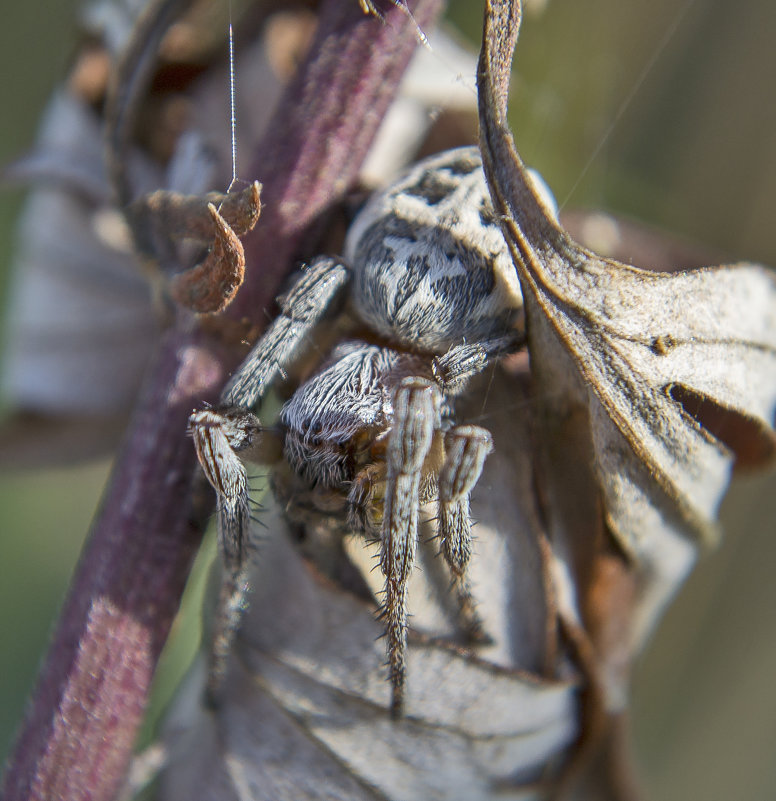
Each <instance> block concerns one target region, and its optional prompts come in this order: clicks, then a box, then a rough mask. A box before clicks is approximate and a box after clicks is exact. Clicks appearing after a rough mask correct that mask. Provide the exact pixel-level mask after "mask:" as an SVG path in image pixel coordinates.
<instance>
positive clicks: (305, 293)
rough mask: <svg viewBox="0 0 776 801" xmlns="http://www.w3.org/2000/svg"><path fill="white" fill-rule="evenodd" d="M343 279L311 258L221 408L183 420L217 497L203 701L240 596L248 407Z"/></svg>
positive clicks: (213, 685)
mask: <svg viewBox="0 0 776 801" xmlns="http://www.w3.org/2000/svg"><path fill="white" fill-rule="evenodd" d="M349 277H350V272H349V270H348V269H347V268H346V267H345V265H343V264H342V263H341V262H339V261H337V260H336V259H332V258H327V257H322V258H318V259H316V260H315V261H314V262H313V263H312V264H311V265H310V266H309V268H308V269H307V270H305V271H304V273H303V274H302V276H301V277H300V278H299V280H298V281H297V282H296V284H294V286H293V287H292V289H291V291H290V292H289V293H288V295H286V296H285V297H284V298H282V299H281V301H280V308H281V314H280V316H279V317H278V318H277V319H275V320H274V321H273V323H272V325H270V327H269V328H268V329H267V331H266V333H265V334H264V336H263V337H262V338H261V339H260V340H259V341H258V342H257V343H256V345H255V346H254V347H253V350H252V351H251V352H250V354H248V357H247V358H246V359H245V361H244V362H243V364H242V365H241V367H240V368H239V369H238V370H237V372H236V373H235V374H234V376H233V377H232V380H231V381H230V382H229V384H228V385H227V386H226V388H225V389H224V392H223V394H222V396H221V400H222V405H221V406H219V407H218V408H215V409H203V410H200V411H197V412H194V413H193V414H192V415H191V417H190V418H189V431H190V433H191V435H192V437H193V439H194V447H195V449H196V452H197V458H198V459H199V463H200V465H202V470H203V472H204V474H205V477H206V478H207V480H208V481H209V482H210V484H211V485H212V487H213V489H215V491H216V493H217V495H218V511H217V517H218V544H219V550H220V552H221V556H222V559H223V562H224V569H225V575H224V579H223V584H222V587H221V595H220V599H219V609H218V613H217V616H216V620H215V624H214V625H215V634H214V638H213V650H212V654H211V667H210V677H209V682H208V694H209V696H210V697H211V698H213V697H214V695H215V693H216V691H217V689H218V687H219V685H220V681H221V678H222V676H223V672H224V667H225V664H226V658H227V656H228V654H229V651H230V648H231V644H232V640H233V638H234V632H235V631H236V629H237V625H238V623H239V619H240V615H241V612H242V610H243V608H244V605H245V604H244V600H245V595H246V592H247V589H248V584H247V573H248V559H247V553H248V547H247V545H248V542H249V541H250V537H249V526H250V497H249V487H248V476H247V473H246V470H245V466H244V465H243V463H242V461H241V460H240V458H239V457H238V455H237V453H238V452H239V451H240V450H243V449H245V448H247V447H248V446H249V445H250V444H251V443H252V441H253V439H254V437H255V436H256V434H257V433H258V432H259V428H260V426H259V420H258V418H257V417H256V416H255V415H254V414H253V413H252V412H250V411H249V407H252V406H254V405H255V404H256V403H257V402H258V401H259V400H260V399H261V397H262V396H263V395H264V393H265V392H266V390H267V388H268V387H269V385H270V384H271V383H272V381H273V380H274V379H275V378H276V377H277V375H278V374H279V373H281V372H282V371H283V369H284V368H285V366H286V365H288V364H289V363H290V362H291V361H292V360H293V358H294V357H295V356H296V354H297V351H298V350H299V347H300V345H302V344H303V343H304V341H305V339H306V338H307V336H308V335H309V333H310V331H311V330H312V329H313V328H314V326H315V325H316V324H317V323H318V322H319V320H320V319H321V318H322V317H323V315H324V313H325V312H326V310H327V309H328V307H329V305H330V303H331V301H332V299H333V298H334V296H335V295H336V294H337V292H338V291H339V290H340V289H341V288H342V287H343V286H344V285H345V284H346V283H347V281H348V279H349Z"/></svg>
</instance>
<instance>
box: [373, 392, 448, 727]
mask: <svg viewBox="0 0 776 801" xmlns="http://www.w3.org/2000/svg"><path fill="white" fill-rule="evenodd" d="M440 407H441V395H440V392H439V388H438V387H437V386H436V384H434V383H433V382H431V381H428V380H426V379H422V378H405V379H404V380H403V381H402V382H401V383H400V384H399V386H398V387H397V389H396V391H395V393H394V399H393V426H392V428H391V432H390V434H389V437H388V445H387V450H386V465H387V486H386V495H385V506H384V514H383V531H382V542H381V553H380V567H381V568H382V571H383V575H384V576H385V602H384V616H385V621H386V634H387V638H388V664H389V670H390V681H391V687H392V693H393V698H392V702H391V714H392V715H393V717H399V716H401V713H402V707H403V703H404V682H405V675H406V664H405V658H406V650H407V580H408V579H409V576H410V573H411V572H412V565H413V561H414V558H415V547H416V543H417V538H418V514H419V511H420V482H421V477H422V468H423V463H424V461H425V459H426V456H427V455H428V453H429V451H430V449H431V444H432V439H433V437H434V432H435V431H436V430H437V429H438V428H439V426H440Z"/></svg>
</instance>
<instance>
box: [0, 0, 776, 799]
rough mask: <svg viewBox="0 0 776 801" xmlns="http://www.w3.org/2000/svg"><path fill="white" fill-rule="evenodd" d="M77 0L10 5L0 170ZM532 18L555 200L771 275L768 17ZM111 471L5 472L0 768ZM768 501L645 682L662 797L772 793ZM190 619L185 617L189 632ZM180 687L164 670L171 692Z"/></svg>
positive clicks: (775, 246) (539, 107)
mask: <svg viewBox="0 0 776 801" xmlns="http://www.w3.org/2000/svg"><path fill="white" fill-rule="evenodd" d="M354 2H355V0H354ZM541 5H545V6H546V7H545V8H544V9H543V10H541V9H540V7H541ZM73 7H74V4H73V3H71V2H66V3H55V4H48V3H43V2H40V0H37V1H36V2H30V3H15V4H12V5H10V6H8V7H7V9H6V22H5V24H4V25H3V26H2V27H0V74H2V76H3V79H2V81H0V108H2V109H3V111H4V113H3V118H2V127H1V128H0V161H2V162H6V161H7V160H8V159H10V158H11V157H13V156H14V155H15V154H18V153H20V152H22V151H23V150H24V149H25V148H26V147H28V146H29V144H30V142H31V141H32V136H33V132H34V129H35V123H36V119H37V116H38V114H39V113H40V110H41V108H42V106H43V104H44V103H45V100H46V98H47V96H48V94H49V92H50V91H51V88H52V87H53V86H54V84H55V83H56V81H57V80H58V79H59V78H61V76H62V74H63V71H64V69H65V67H66V64H67V60H68V56H69V54H70V53H71V52H72V48H73V47H74V43H75V40H76V34H75V24H74V19H73V11H72V8H73ZM533 7H534V8H536V9H538V10H537V12H536V13H528V14H527V19H526V22H525V25H524V28H523V32H522V36H521V42H520V45H519V47H518V56H517V61H516V65H517V70H518V73H519V78H518V80H517V81H516V82H515V86H514V92H513V102H512V110H513V114H514V118H515V119H517V120H519V125H518V126H517V128H516V131H515V133H516V139H517V143H518V147H519V148H520V150H521V153H522V155H523V157H524V159H525V160H526V161H527V162H528V163H530V164H531V165H532V166H535V167H537V168H538V169H539V170H540V171H541V172H542V173H543V174H544V176H545V178H546V179H547V181H548V182H549V184H550V186H551V187H552V188H553V190H554V192H555V194H556V196H557V198H558V200H559V201H561V202H562V203H565V202H567V203H568V205H569V206H585V207H590V208H605V209H610V210H617V211H620V212H624V213H626V214H630V215H633V216H638V217H641V218H642V219H645V220H649V221H651V222H654V223H656V224H658V225H661V226H663V227H665V228H667V229H669V230H672V231H676V232H680V233H683V234H685V235H687V236H689V237H692V238H695V239H697V240H698V241H700V242H703V243H704V244H707V245H711V246H713V247H716V248H719V249H720V250H721V251H723V252H727V253H729V254H731V255H732V256H735V257H737V258H747V259H752V260H758V261H762V262H765V263H768V264H771V265H776V236H775V235H774V220H775V219H776V102H774V100H775V97H774V91H775V90H774V87H776V56H775V55H774V42H776V4H775V3H773V1H772V0H742V1H741V2H739V3H735V4H734V3H729V2H724V1H723V0H694V1H692V0H691V2H676V1H675V0H648V1H647V0H587V2H580V0H573V1H572V0H549V2H548V3H545V4H541V3H536V2H534V4H533ZM480 8H481V4H480V3H478V2H470V0H458V1H457V2H453V3H452V4H451V11H450V16H451V18H452V19H453V20H454V21H455V22H456V23H457V24H458V25H459V26H460V27H461V29H462V30H463V31H467V32H469V35H470V36H472V35H474V34H473V33H472V32H473V31H477V30H478V29H479V24H480V19H481V11H480ZM238 77H239V76H238ZM626 100H627V103H626ZM624 104H625V105H624ZM18 200H19V196H18V194H14V193H13V192H10V191H9V192H7V193H3V194H2V196H0V282H1V284H0V285H1V286H2V289H3V290H5V288H6V286H7V274H8V269H9V264H10V260H11V254H12V222H13V217H14V215H15V211H16V209H17V208H18ZM107 470H108V464H107V462H105V461H103V462H98V463H92V464H87V465H77V466H73V467H69V468H67V469H57V470H53V469H49V470H39V471H30V472H16V473H14V472H6V473H4V474H0V515H1V516H2V517H1V518H0V519H1V520H2V538H1V539H0V574H1V578H0V757H4V756H5V754H6V753H7V751H8V749H9V748H10V745H11V743H12V738H13V731H14V729H15V727H16V725H17V723H18V721H19V719H20V717H21V715H22V713H23V709H24V704H25V699H26V697H27V695H28V693H29V690H30V689H31V686H32V683H33V681H34V677H35V673H36V670H37V666H38V663H39V660H40V658H41V654H42V653H43V651H44V649H45V644H46V640H47V637H48V633H49V630H50V627H51V625H52V622H53V621H54V619H55V616H56V613H57V609H58V606H59V604H60V602H61V599H62V596H63V593H64V591H65V588H66V586H67V581H68V578H69V576H70V573H71V571H72V569H73V566H74V564H75V560H76V558H77V555H78V551H79V548H80V545H81V542H82V540H83V537H84V535H85V533H86V531H87V529H88V526H89V522H90V519H91V516H92V514H93V510H94V509H95V507H96V504H97V501H98V499H99V495H100V492H101V488H102V484H103V482H104V480H105V477H106V475H107ZM775 489H776V480H775V477H774V473H773V472H771V473H770V474H768V475H764V476H763V475H760V476H756V477H742V478H739V479H737V480H736V482H735V483H734V486H733V488H732V490H731V492H730V494H729V496H728V498H727V500H726V502H725V505H724V508H723V514H722V517H723V524H724V528H725V539H724V542H723V544H722V546H721V547H720V548H719V549H718V550H717V551H716V552H714V553H712V554H709V555H707V556H705V557H704V558H703V559H702V561H701V563H700V565H699V566H698V568H697V570H696V571H695V573H694V574H693V576H692V577H691V579H690V581H689V582H688V584H687V586H686V587H685V588H684V590H683V592H682V594H681V596H680V598H679V599H678V601H677V603H676V604H675V605H674V606H673V607H672V608H671V610H670V611H669V613H668V614H667V616H666V618H665V620H664V622H663V625H662V626H661V628H660V630H659V631H658V633H657V634H656V636H655V637H654V640H653V642H652V644H651V647H650V648H649V650H648V652H647V653H646V654H645V657H644V659H643V660H642V662H641V664H640V666H639V668H638V670H637V674H636V680H635V688H634V696H635V697H634V706H633V726H634V731H635V738H636V744H637V752H638V762H639V766H640V770H641V773H642V775H643V777H644V781H645V784H646V786H647V788H648V790H649V791H650V795H651V797H652V798H654V799H661V801H674V800H676V801H679V799H682V800H683V801H684V799H688V798H703V799H706V801H716V800H719V801H723V799H724V801H728V799H731V798H735V799H739V801H748V800H749V799H751V801H755V800H757V799H766V798H772V797H774V796H775V795H776V760H775V759H774V758H773V753H774V747H775V746H776V691H775V690H774V688H773V683H774V676H776V638H775V637H774V624H775V623H776V581H774V573H775V572H776V538H774V537H773V536H772V534H773V525H772V521H773V519H774V514H775V513H776V492H775V491H774V490H775ZM210 553H211V554H212V548H211V551H210ZM194 605H196V598H195V599H194ZM196 625H197V623H196V617H192V618H190V620H189V622H188V629H187V631H189V632H191V631H192V630H196ZM187 641H189V642H190V636H189V637H187V636H182V637H180V638H179V640H178V643H179V645H178V648H179V649H183V650H186V648H190V644H189V645H187ZM169 661H170V662H175V661H176V660H175V659H172V660H169ZM174 676H175V670H174V669H171V670H170V671H168V673H167V677H166V679H165V680H164V682H165V690H164V691H162V692H161V693H160V696H161V697H162V698H163V697H165V696H166V694H167V692H168V691H169V687H170V686H171V684H172V683H173V682H174Z"/></svg>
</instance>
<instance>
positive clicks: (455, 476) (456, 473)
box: [438, 425, 493, 641]
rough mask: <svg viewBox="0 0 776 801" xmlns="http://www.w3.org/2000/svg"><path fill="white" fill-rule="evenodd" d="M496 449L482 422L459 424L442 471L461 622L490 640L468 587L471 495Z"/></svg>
mask: <svg viewBox="0 0 776 801" xmlns="http://www.w3.org/2000/svg"><path fill="white" fill-rule="evenodd" d="M492 450H493V438H492V437H491V435H490V432H488V431H486V430H485V429H484V428H480V427H479V426H472V425H468V426H456V427H455V428H452V429H450V431H448V432H447V434H446V435H445V463H444V465H443V466H442V469H441V470H440V472H439V517H438V521H439V522H438V526H439V537H440V540H441V545H442V553H443V554H444V557H445V561H446V562H447V564H448V566H449V567H450V571H451V572H452V574H453V589H454V591H455V593H456V596H457V600H458V610H459V612H458V613H459V617H460V623H461V626H462V628H463V629H464V630H465V631H466V633H467V634H468V635H469V637H470V638H471V639H474V640H479V641H483V640H487V635H486V634H485V632H484V631H483V628H482V621H481V620H480V618H479V616H478V615H477V610H476V609H475V606H474V599H473V598H472V595H471V590H470V588H469V581H468V578H467V567H468V564H469V559H470V558H471V553H472V534H471V517H470V515H469V496H470V494H471V491H472V490H473V489H474V485H475V484H476V483H477V481H479V478H480V475H481V474H482V467H483V464H484V463H485V458H486V457H487V455H488V454H489V453H490V452H491V451H492Z"/></svg>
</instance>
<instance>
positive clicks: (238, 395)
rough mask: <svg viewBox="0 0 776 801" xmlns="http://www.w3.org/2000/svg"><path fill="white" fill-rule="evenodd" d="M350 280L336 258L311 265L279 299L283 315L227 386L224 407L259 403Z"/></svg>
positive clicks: (249, 406) (322, 258)
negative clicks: (286, 293) (268, 387)
mask: <svg viewBox="0 0 776 801" xmlns="http://www.w3.org/2000/svg"><path fill="white" fill-rule="evenodd" d="M349 279H350V271H349V270H348V268H347V267H346V266H345V265H344V264H343V263H342V262H340V261H338V260H337V259H333V258H331V257H329V256H321V257H319V258H317V259H315V260H314V261H313V262H312V263H311V264H310V266H309V267H308V268H307V269H306V270H305V271H304V272H303V273H302V275H301V277H300V278H299V280H298V281H297V282H296V284H294V286H293V287H292V288H291V291H290V292H289V293H288V295H286V296H285V297H283V298H281V299H280V312H281V313H280V316H279V317H277V318H276V319H275V320H274V321H273V322H272V325H270V327H269V328H268V329H267V330H266V332H265V333H264V336H263V337H262V338H261V339H260V340H259V341H258V342H257V343H256V344H255V345H254V346H253V350H252V351H251V352H250V353H249V354H248V356H247V357H246V359H245V361H244V362H243V363H242V365H240V369H239V370H238V371H237V372H236V373H235V374H234V376H232V380H231V381H230V382H229V383H228V384H227V385H226V388H225V389H224V392H223V394H222V396H221V400H222V402H223V403H224V405H226V406H244V407H248V408H251V407H253V406H255V405H256V404H257V403H258V401H259V400H260V399H261V398H262V396H263V395H264V393H265V391H266V389H267V386H268V385H269V384H270V383H272V381H274V380H275V378H277V376H278V373H281V372H282V371H283V369H284V367H285V366H286V365H287V364H289V363H290V362H291V361H292V360H293V358H294V356H295V355H296V352H297V350H298V348H299V346H300V345H301V344H302V343H303V342H304V340H305V339H306V337H307V336H308V334H309V333H310V331H311V329H312V328H313V327H314V326H315V325H317V323H318V322H319V321H320V319H321V318H322V317H323V316H324V314H325V313H326V311H327V309H328V308H329V305H330V304H331V302H332V300H333V299H334V296H335V295H336V294H337V293H338V292H339V290H340V289H342V287H343V286H344V285H345V284H346V283H347V282H348V280H349Z"/></svg>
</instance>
